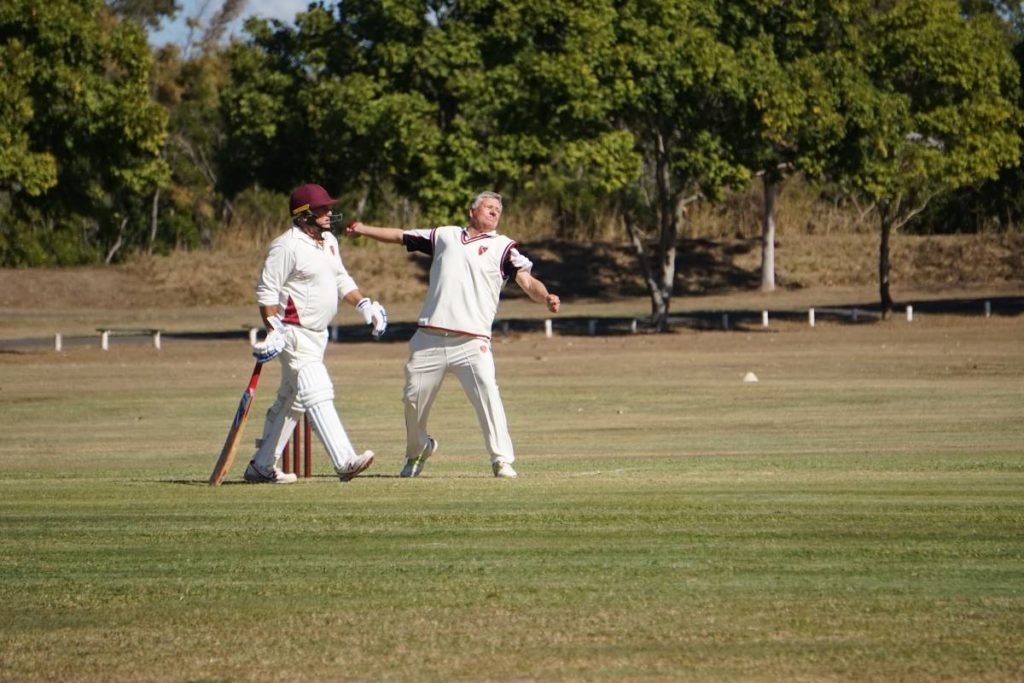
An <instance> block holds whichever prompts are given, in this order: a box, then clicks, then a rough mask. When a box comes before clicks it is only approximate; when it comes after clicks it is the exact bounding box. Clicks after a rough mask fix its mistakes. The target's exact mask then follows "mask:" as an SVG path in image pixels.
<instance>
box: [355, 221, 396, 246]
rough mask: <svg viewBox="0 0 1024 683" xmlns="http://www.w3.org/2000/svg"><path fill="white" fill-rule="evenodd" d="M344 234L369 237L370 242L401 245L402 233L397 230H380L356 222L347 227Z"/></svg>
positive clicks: (373, 226)
mask: <svg viewBox="0 0 1024 683" xmlns="http://www.w3.org/2000/svg"><path fill="white" fill-rule="evenodd" d="M345 232H346V233H347V234H349V235H363V236H364V237H369V238H370V239H372V240H377V241H378V242H386V243H388V244H401V243H402V231H401V230H399V229H398V228H382V227H378V226H375V225H366V224H365V223H360V222H359V221H356V222H355V223H352V224H351V225H349V226H348V227H347V228H346V229H345Z"/></svg>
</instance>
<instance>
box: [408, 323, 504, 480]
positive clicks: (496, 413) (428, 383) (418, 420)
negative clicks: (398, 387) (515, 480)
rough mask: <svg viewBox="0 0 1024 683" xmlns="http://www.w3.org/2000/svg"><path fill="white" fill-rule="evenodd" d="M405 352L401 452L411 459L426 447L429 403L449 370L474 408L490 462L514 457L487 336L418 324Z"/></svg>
mask: <svg viewBox="0 0 1024 683" xmlns="http://www.w3.org/2000/svg"><path fill="white" fill-rule="evenodd" d="M409 351H410V355H409V360H408V362H407V363H406V364H405V393H404V397H403V399H404V402H405V437H406V443H405V457H406V458H415V457H416V456H417V455H418V454H419V453H420V451H421V450H423V447H424V446H426V444H427V438H428V434H429V432H428V431H427V418H428V417H429V416H430V407H431V406H432V405H433V403H434V399H435V398H437V392H438V391H440V390H441V384H443V383H444V378H445V375H447V374H448V372H449V371H451V372H453V373H455V376H456V377H458V378H459V382H460V383H461V384H462V389H463V390H464V391H465V392H466V396H467V397H468V398H469V401H470V403H472V404H473V408H474V409H475V410H476V416H477V419H478V420H479V421H480V429H481V430H482V431H483V435H484V445H485V446H486V448H487V453H488V454H489V455H490V457H491V462H492V463H493V462H507V463H511V462H513V461H515V459H516V456H515V453H514V452H513V450H512V437H511V436H510V435H509V433H508V422H507V421H506V419H505V408H504V406H503V405H502V403H501V394H499V393H498V381H497V378H496V376H495V369H494V356H493V355H492V354H491V342H490V340H488V339H481V338H479V337H467V336H466V335H462V334H451V333H445V332H435V331H433V330H427V329H425V328H420V329H419V330H418V331H417V332H416V334H414V335H413V336H412V339H411V340H410V341H409Z"/></svg>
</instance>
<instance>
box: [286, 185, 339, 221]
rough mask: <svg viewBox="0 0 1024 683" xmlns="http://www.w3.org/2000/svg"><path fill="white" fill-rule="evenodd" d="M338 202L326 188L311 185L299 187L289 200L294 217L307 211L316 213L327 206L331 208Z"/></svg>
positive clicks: (289, 206)
mask: <svg viewBox="0 0 1024 683" xmlns="http://www.w3.org/2000/svg"><path fill="white" fill-rule="evenodd" d="M337 201H338V200H337V199H334V198H333V197H331V195H329V194H327V190H325V189H324V188H322V187H320V186H319V185H315V184H313V183H309V184H308V185H299V186H298V187H296V188H295V190H294V191H292V196H291V199H289V200H288V209H289V210H290V211H291V212H292V215H293V216H298V215H299V214H300V213H303V212H305V211H315V210H317V209H322V208H324V207H325V206H331V205H332V204H334V203H335V202H337Z"/></svg>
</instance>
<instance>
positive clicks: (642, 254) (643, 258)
mask: <svg viewBox="0 0 1024 683" xmlns="http://www.w3.org/2000/svg"><path fill="white" fill-rule="evenodd" d="M622 217H623V221H624V222H625V223H626V234H628V235H629V241H630V243H632V245H633V251H635V252H636V257H637V260H638V261H639V262H640V270H641V272H642V273H643V276H644V282H645V283H646V284H647V291H648V292H650V294H651V318H652V320H653V319H655V318H656V317H657V315H658V312H659V311H666V310H667V306H666V304H665V302H664V301H663V300H662V297H661V288H660V287H658V280H657V279H656V278H655V277H654V269H653V268H652V267H651V259H650V258H648V256H647V249H646V247H645V246H644V240H643V235H641V233H640V230H639V229H638V228H637V226H636V219H635V218H634V217H633V215H632V212H630V211H625V212H623V214H622Z"/></svg>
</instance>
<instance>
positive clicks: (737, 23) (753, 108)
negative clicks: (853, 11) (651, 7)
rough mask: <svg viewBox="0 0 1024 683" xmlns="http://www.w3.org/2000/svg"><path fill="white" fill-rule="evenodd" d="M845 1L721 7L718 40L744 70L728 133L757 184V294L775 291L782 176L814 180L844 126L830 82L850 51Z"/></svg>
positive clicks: (782, 0)
mask: <svg viewBox="0 0 1024 683" xmlns="http://www.w3.org/2000/svg"><path fill="white" fill-rule="evenodd" d="M848 9H849V4H848V3H847V2H845V0H838V1H826V2H821V1H818V0H769V1H764V0H757V1H754V2H730V3H728V4H726V5H724V6H723V8H722V19H723V21H722V26H721V28H720V30H719V35H720V36H721V40H722V41H723V42H725V43H726V44H728V45H730V46H731V47H732V48H733V49H734V50H735V51H736V52H737V54H738V58H739V59H740V60H741V61H742V63H743V64H744V68H743V74H744V77H745V79H746V83H747V84H746V89H747V91H748V92H749V96H748V101H747V103H746V106H745V108H744V113H743V116H742V120H741V122H740V125H738V126H737V127H736V128H735V129H734V130H733V131H732V133H733V135H735V136H737V141H736V143H735V147H736V149H738V150H739V152H740V154H741V156H742V158H743V160H744V164H745V165H746V166H747V167H749V168H751V169H753V170H754V171H755V173H756V174H757V175H758V176H760V179H761V182H762V184H763V196H764V202H763V208H762V232H761V255H762V257H761V289H762V290H763V291H772V290H774V289H775V205H776V201H777V198H778V196H779V194H780V192H781V191H782V187H783V184H784V183H785V180H786V178H787V177H788V176H790V175H792V174H793V173H801V174H803V175H804V176H806V177H811V178H813V177H817V176H820V175H821V174H822V172H823V169H824V166H825V164H826V161H827V159H828V155H829V153H830V152H831V149H832V147H834V146H835V144H836V143H837V142H838V140H839V139H840V138H841V136H842V134H843V131H844V128H843V126H844V122H843V119H842V116H841V114H840V112H839V111H838V106H839V102H840V94H839V93H838V92H837V86H838V85H839V84H840V83H841V79H840V78H838V76H839V74H841V72H842V70H843V69H844V68H845V61H846V59H847V57H846V55H848V54H849V52H850V48H851V46H850V45H849V41H848V39H847V35H846V33H847V29H846V27H847V25H848V21H849V18H848V16H847V13H848Z"/></svg>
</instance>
